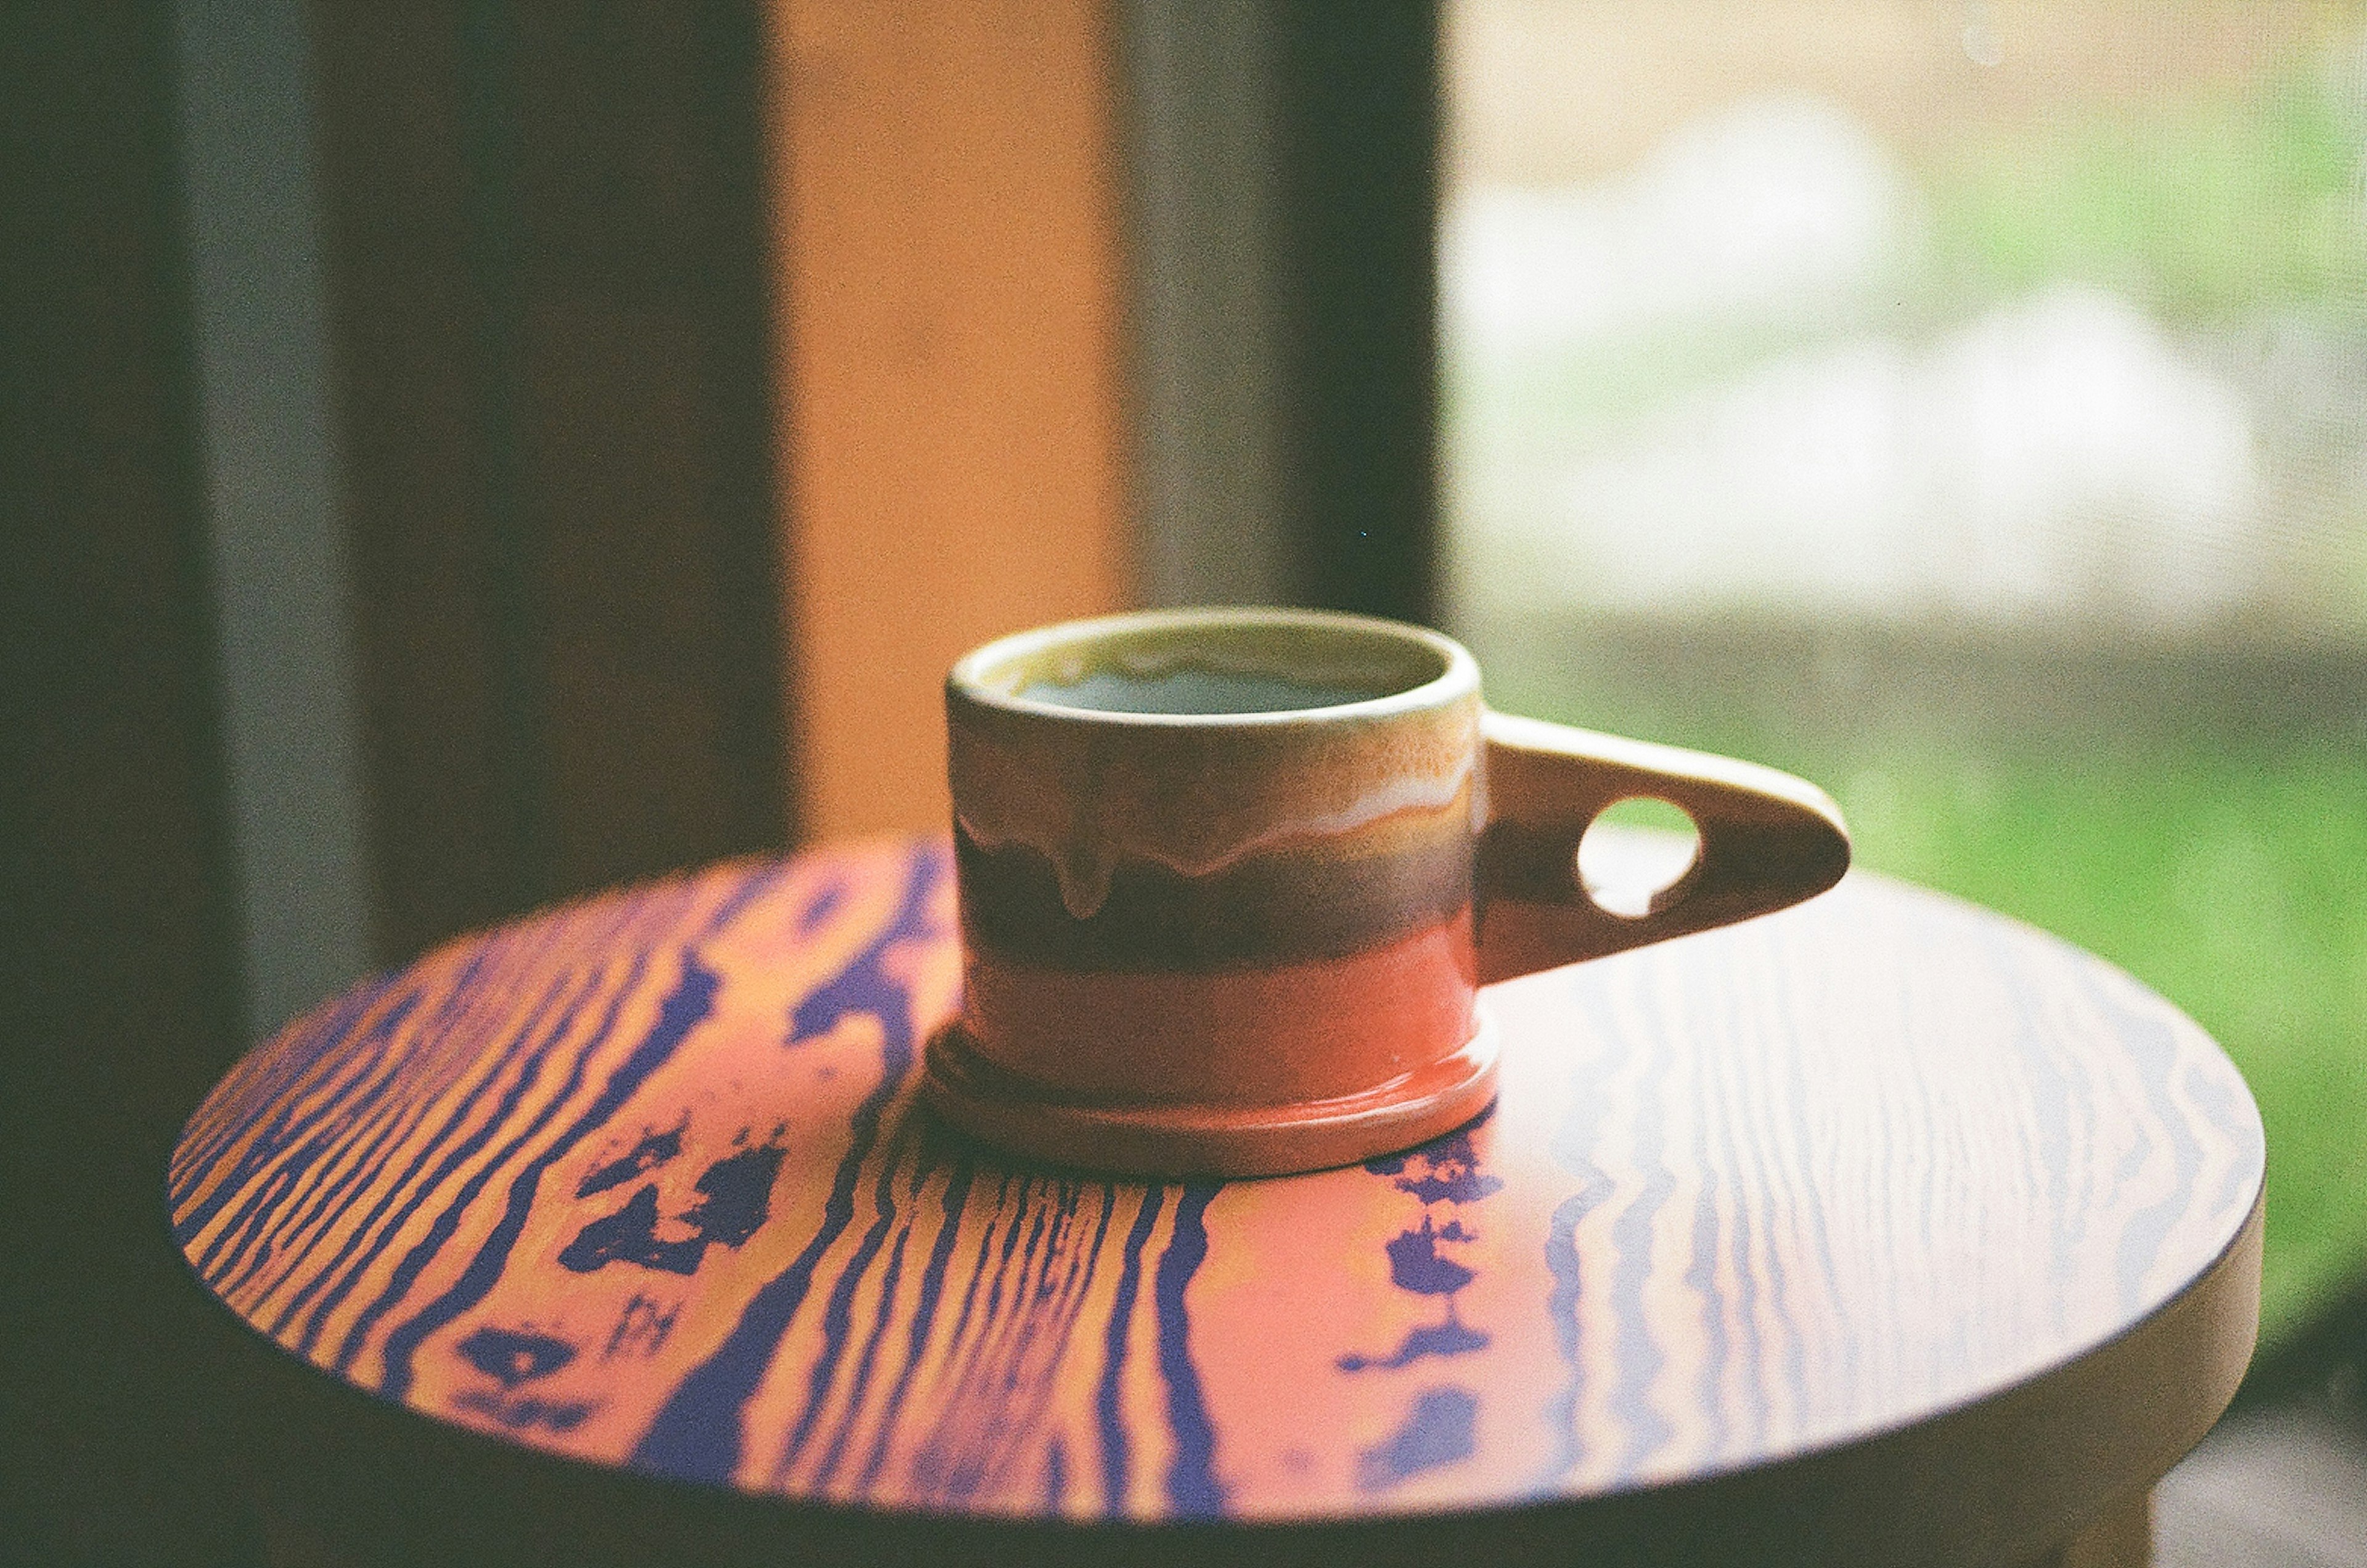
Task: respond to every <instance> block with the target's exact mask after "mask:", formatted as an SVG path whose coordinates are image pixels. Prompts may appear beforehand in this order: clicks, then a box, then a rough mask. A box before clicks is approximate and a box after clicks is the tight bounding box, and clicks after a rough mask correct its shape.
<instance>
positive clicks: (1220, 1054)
mask: <svg viewBox="0 0 2367 1568" xmlns="http://www.w3.org/2000/svg"><path fill="white" fill-rule="evenodd" d="M965 975H966V980H967V995H966V997H965V998H964V1002H963V1009H962V1013H963V1020H964V1022H965V1023H966V1025H967V1026H968V1034H969V1037H970V1039H971V1041H972V1043H973V1044H974V1047H975V1049H976V1050H977V1051H978V1053H979V1054H980V1055H982V1056H984V1057H985V1058H986V1059H987V1060H988V1061H990V1062H991V1063H992V1064H993V1065H994V1066H998V1067H1001V1068H1002V1069H1004V1070H1005V1071H1008V1072H1011V1073H1014V1074H1015V1075H1017V1076H1019V1077H1023V1078H1026V1079H1030V1080H1033V1081H1035V1082H1036V1083H1038V1084H1042V1085H1044V1086H1045V1087H1046V1088H1047V1089H1049V1090H1050V1091H1051V1092H1052V1093H1054V1094H1055V1095H1057V1096H1059V1097H1060V1098H1063V1099H1070V1100H1100V1101H1104V1102H1108V1103H1116V1104H1167V1105H1202V1106H1217V1105H1230V1106H1259V1105H1264V1106H1271V1105H1283V1104H1289V1103H1293V1102H1297V1101H1305V1100H1326V1099H1330V1098H1333V1097H1336V1096H1341V1095H1346V1094H1351V1093H1354V1092H1357V1091H1359V1090H1364V1089H1371V1088H1373V1087H1374V1086H1376V1085H1377V1084H1381V1083H1386V1082H1387V1081H1389V1080H1391V1079H1393V1078H1395V1077H1399V1076H1401V1075H1403V1074H1406V1073H1410V1072H1413V1071H1416V1070H1418V1069H1420V1068H1421V1067H1424V1066H1430V1065H1431V1064H1433V1063H1434V1062H1437V1061H1439V1060H1441V1059H1442V1058H1444V1057H1446V1056H1448V1055H1453V1054H1454V1053H1455V1051H1456V1050H1457V1049H1459V1048H1460V1047H1461V1046H1462V1045H1463V1044H1464V1043H1466V1042H1467V1041H1468V1040H1469V1039H1470V1038H1471V1036H1472V1033H1473V1032H1474V1029H1475V1027H1476V1025H1475V1022H1474V1019H1473V1013H1472V1004H1473V1000H1474V998H1475V997H1476V995H1477V991H1478V961H1477V957H1476V954H1475V952H1474V948H1473V939H1472V926H1471V911H1470V909H1469V908H1468V907H1466V908H1462V909H1460V910H1457V911H1456V912H1455V915H1454V916H1453V917H1451V918H1450V919H1446V920H1444V921H1441V922H1438V923H1435V924H1433V925H1429V926H1426V927H1423V928H1421V930H1418V931H1414V932H1413V933H1412V934H1411V935H1410V936H1406V937H1403V938H1400V939H1399V940H1398V941H1395V942H1387V943H1386V944H1383V945H1381V946H1376V947H1372V948H1367V949H1365V951H1363V952H1361V953H1347V954H1344V955H1342V956H1340V957H1336V958H1325V959H1318V960H1313V961H1310V962H1304V963H1297V964H1274V965H1269V966H1264V967H1257V968H1237V969H1227V970H1217V971H1204V972H1201V973H1196V974H1195V973H1183V974H1157V973H1152V974H1130V973H1123V972H1103V973H1079V972H1074V971H1068V970H1059V969H1047V968H1040V967H1037V966H1035V965H1032V964H1017V963H1013V962H1011V961H1010V960H1008V959H1005V958H1003V957H1001V956H1000V955H998V954H996V953H993V952H991V951H980V950H978V949H976V948H973V949H972V950H971V951H970V952H969V953H968V959H967V964H966V968H965Z"/></svg>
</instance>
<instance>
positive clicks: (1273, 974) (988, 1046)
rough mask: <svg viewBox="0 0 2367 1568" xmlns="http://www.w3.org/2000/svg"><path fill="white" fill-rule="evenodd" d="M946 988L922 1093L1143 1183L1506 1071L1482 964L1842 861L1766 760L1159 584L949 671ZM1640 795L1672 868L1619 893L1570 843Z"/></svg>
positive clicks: (1799, 890)
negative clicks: (954, 981) (1603, 723)
mask: <svg viewBox="0 0 2367 1568" xmlns="http://www.w3.org/2000/svg"><path fill="white" fill-rule="evenodd" d="M946 719H947V728H948V739H949V764H950V772H951V775H952V784H953V800H954V843H955V855H956V867H957V883H958V893H959V900H960V908H961V937H962V943H963V950H964V992H963V1001H962V1008H961V1011H960V1014H959V1016H958V1017H957V1019H956V1020H955V1021H954V1022H953V1023H951V1024H950V1025H948V1026H947V1027H946V1029H944V1030H942V1031H940V1032H938V1033H937V1034H936V1035H935V1036H934V1038H932V1039H931V1040H930V1042H929V1043H928V1048H927V1071H926V1075H925V1077H924V1080H923V1084H924V1088H923V1092H924V1093H925V1094H926V1095H927V1097H928V1099H929V1100H930V1101H931V1102H932V1103H933V1104H934V1106H935V1107H936V1109H937V1111H939V1113H940V1114H942V1115H943V1116H945V1117H946V1119H947V1120H949V1121H951V1122H954V1123H955V1124H956V1125H957V1126H959V1127H961V1128H963V1129H965V1130H966V1131H968V1132H970V1133H972V1134H976V1135H978V1136H980V1137H982V1138H984V1139H986V1140H987V1141H989V1142H991V1143H994V1144H999V1145H1003V1146H1005V1147H1007V1148H1010V1149H1014V1150H1016V1151H1018V1152H1020V1153H1023V1154H1025V1155H1029V1156H1036V1157H1040V1158H1044V1159H1048V1160H1053V1161H1056V1162H1059V1163H1061V1164H1067V1165H1077V1166H1085V1167H1092V1168H1101V1169H1108V1170H1117V1171H1125V1172H1130V1173H1137V1174H1144V1175H1186V1174H1206V1175H1217V1176H1253V1175H1268V1174H1275V1173H1280V1172H1285V1171H1296V1170H1312V1169H1319V1168H1324V1167H1328V1166H1336V1165H1345V1164H1349V1163H1352V1162H1353V1161H1356V1160H1361V1159H1366V1158H1370V1157H1372V1156H1375V1155H1378V1154H1382V1153H1386V1152H1387V1151H1390V1150H1394V1149H1399V1148H1403V1147H1406V1146H1409V1145H1413V1144H1416V1143H1420V1142H1421V1141H1423V1140H1424V1139H1427V1138H1430V1137H1433V1136H1435V1135H1437V1134H1441V1133H1444V1132H1447V1131H1449V1130H1451V1129H1452V1128H1454V1127H1455V1126H1457V1125H1459V1124H1461V1123H1462V1122H1467V1121H1468V1120H1470V1119H1471V1118H1472V1117H1474V1116H1476V1115H1478V1113H1479V1112H1480V1111H1483V1110H1485V1109H1486V1108H1487V1106H1488V1104H1489V1101H1490V1100H1491V1099H1492V1098H1493V1096H1494V1093H1495V1081H1496V1034H1495V1031H1494V1029H1493V1027H1492V1026H1491V1024H1490V1023H1489V1019H1488V1012H1487V1009H1486V1007H1485V1005H1484V1004H1483V1003H1482V1002H1481V1000H1480V998H1479V997H1478V987H1480V986H1482V985H1484V984H1487V983H1488V982H1489V981H1494V980H1501V979H1508V978H1510V977H1512V976H1516V975H1524V974H1527V973H1530V972H1531V971H1533V970H1538V969H1545V968H1549V967H1552V966H1553V965H1556V964H1569V963H1574V962H1576V961H1578V960H1580V959H1587V958H1594V957H1598V956H1601V955H1602V954H1604V953H1614V952H1617V951H1619V950H1621V949H1623V948H1631V947H1637V946H1640V945H1642V944H1644V943H1646V942H1659V941H1661V940H1663V939H1665V938H1668V937H1673V936H1680V935H1682V934H1684V933H1685V932H1688V931H1702V930H1704V929H1706V928H1708V927H1712V926H1720V925H1725V924H1727V923H1728V922H1730V921H1734V920H1739V919H1747V918H1748V917H1750V916H1752V915H1757V914H1763V913H1766V912H1768V911H1770V910H1773V909H1780V908H1784V907H1785V906H1787V905H1790V904H1795V903H1797V902H1798V901H1800V900H1801V899H1803V898H1806V897H1810V896H1812V895H1814V894H1816V893H1819V892H1821V891H1823V890H1824V889H1826V888H1828V887H1830V886H1832V885H1833V884H1834V883H1835V882H1837V881H1839V880H1840V876H1841V873H1842V872H1843V871H1844V870H1846V869H1847V868H1848V865H1849V855H1850V850H1849V838H1848V834H1847V831H1846V829H1844V828H1843V827H1842V825H1841V819H1840V813H1839V811H1838V810H1836V809H1835V807H1834V806H1833V804H1832V802H1831V801H1830V800H1829V799H1828V798H1827V797H1826V796H1825V795H1824V794H1823V793H1822V792H1821V791H1819V790H1818V789H1817V788H1816V787H1815V786H1814V785H1812V784H1806V783H1804V782H1802V781H1801V780H1799V779H1795V778H1793V777H1791V776H1790V775H1788V774H1785V773H1777V772H1775V771H1774V770H1772V769H1770V768H1761V767H1757V766H1754V765H1753V764H1750V763H1748V762H1738V761H1732V760H1730V759H1727V758H1724V757H1712V756H1705V755H1703V754H1700V753H1697V752H1692V751H1681V750H1675V749H1673V748H1670V747H1665V746H1655V745H1648V744H1646V743H1644V742H1641V741H1636V740H1624V739H1616V738H1614V737H1611V736H1604V735H1595V734H1591V733H1588V732H1586V731H1583V730H1578V729H1571V728H1565V727H1563V726H1560V725H1554V724H1546V723H1541V722H1539V721H1537V720H1535V719H1525V718H1513V717H1510V716H1505V715H1502V714H1496V713H1490V712H1489V711H1488V710H1487V708H1486V707H1485V706H1484V705H1482V703H1481V701H1480V695H1479V670H1478V665H1477V664H1476V663H1475V662H1473V660H1472V658H1471V655H1470V654H1469V653H1468V652H1467V651H1465V649H1463V648H1462V647H1461V646H1460V645H1459V644H1457V643H1455V642H1454V641H1452V640H1450V639H1449V638H1447V637H1442V636H1440V635H1439V634H1438V633H1436V632H1433V631H1427V630H1424V629H1422V628H1421V627H1419V626H1403V625H1399V624H1398V623H1396V622H1391V621H1381V620H1372V619H1367V618H1364V617H1359V616H1353V615H1331V614H1326V613H1323V612H1318V611H1307V610H1242V609H1200V610H1162V611H1152V612H1148V613H1145V614H1140V615H1116V616H1110V617H1106V618H1104V619H1099V620H1090V621H1077V622H1072V623H1070V624H1068V625H1064V626H1048V627H1043V628H1040V629H1037V630H1035V631H1028V632H1022V633H1019V634H1017V635H1016V636H1014V637H1004V638H1002V639H1001V640H999V641H996V642H991V643H989V644H987V645H986V646H985V647H983V648H980V649H977V650H976V651H974V652H972V653H970V654H968V656H967V657H965V658H964V659H962V660H960V662H958V663H957V664H956V665H955V666H954V668H953V672H952V674H951V675H950V676H949V677H948V679H947V681H946ZM1635 796H1644V797H1649V798H1657V799H1659V800H1664V801H1668V802H1670V803H1672V804H1674V805H1676V806H1678V807H1682V809H1683V810H1684V811H1685V812H1686V813H1687V814H1688V815H1689V816H1691V817H1692V818H1693V821H1694V823H1695V825H1696V827H1697V829H1698V830H1699V847H1698V849H1697V851H1696V852H1695V854H1694V857H1693V863H1692V865H1691V866H1690V868H1689V869H1688V870H1687V871H1686V872H1685V873H1684V874H1683V875H1682V876H1681V877H1680V878H1679V879H1678V880H1676V881H1675V882H1674V883H1672V884H1671V885H1670V886H1668V887H1667V888H1666V889H1664V890H1663V891H1662V892H1661V893H1660V894H1659V895H1658V896H1657V897H1654V898H1653V899H1652V900H1651V902H1650V906H1649V908H1648V909H1647V910H1646V911H1644V912H1643V913H1642V914H1640V915H1639V916H1637V917H1636V918H1632V919H1631V918H1626V917H1624V916H1620V915H1616V914H1613V913H1611V912H1610V911H1608V910H1606V909H1604V908H1601V907H1600V906H1598V905H1597V904H1596V903H1595V902H1594V900H1593V899H1592V898H1591V897H1590V896H1589V895H1588V894H1587V892H1586V891H1585V889H1584V888H1583V887H1582V886H1580V879H1579V876H1578V873H1577V868H1576V856H1577V849H1578V843H1579V840H1580V837H1581V836H1582V835H1583V834H1584V833H1585V831H1586V829H1587V827H1588V825H1589V824H1590V823H1591V821H1592V820H1593V819H1594V818H1595V817H1596V816H1597V815H1598V814H1599V813H1601V812H1602V811H1603V809H1604V808H1605V807H1608V806H1611V805H1612V804H1614V803H1615V802H1617V801H1620V800H1624V799H1627V798H1630V797H1635Z"/></svg>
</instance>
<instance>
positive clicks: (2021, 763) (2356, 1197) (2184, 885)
mask: <svg viewBox="0 0 2367 1568" xmlns="http://www.w3.org/2000/svg"><path fill="white" fill-rule="evenodd" d="M1799 761H1800V762H1801V765H1804V766H1808V767H1809V768H1810V771H1811V772H1815V771H1816V770H1815V768H1814V765H1813V761H1812V760H1809V759H1800V760H1799ZM1829 761H1832V762H1835V763H1842V762H1844V761H1845V760H1843V759H1840V758H1833V759H1829ZM1824 776H1825V777H1828V778H1834V779H1836V782H1837V784H1838V788H1837V790H1836V792H1835V793H1836V795H1838V797H1839V798H1840V801H1841V803H1842V807H1843V809H1844V810H1845V811H1846V812H1847V813H1848V815H1849V817H1850V820H1851V824H1852V828H1853V829H1854V830H1855V832H1856V834H1857V839H1858V844H1859V850H1860V853H1861V856H1862V858H1863V863H1865V864H1866V865H1868V866H1870V867H1873V868H1874V869H1877V870H1880V871H1884V872H1887V873H1890V874H1894V875H1897V876H1901V877H1905V878H1906V879H1908V880H1909V881H1913V882H1920V883H1922V884H1925V885H1927V886H1933V887H1939V888H1942V889H1945V890H1946V891H1948V892H1952V893H1956V894H1959V895H1962V896H1963V897H1967V898H1970V899H1973V900H1975V901H1976V902H1978V903H1982V904H1986V905H1988V906H1989V907H1991V908H1997V909H2000V910H2003V911H2005V912H2006V913H2008V914H2010V915H2015V916H2018V917H2020V918H2021V919H2025V920H2028V921H2029V922H2031V923H2032V924H2033V925H2036V926H2040V927H2043V928H2044V929H2045V930H2047V931H2054V932H2056V934H2058V935H2060V936H2063V937H2066V938H2067V939H2069V940H2070V941H2072V942H2077V943H2078V944H2079V945H2081V946H2082V947H2086V948H2088V949H2090V951H2092V952H2094V953H2100V954H2101V955H2102V956H2104V957H2106V958H2109V959H2112V961H2113V962H2115V963H2117V964H2120V965H2121V966H2122V967H2124V968H2125V969H2127V970H2128V971H2129V972H2130V973H2131V974H2133V975H2135V976H2137V977H2138V978H2139V979H2141V980H2143V981H2145V982H2146V984H2147V985H2150V986H2152V987H2154V988H2155V989H2156V990H2158V991H2160V992H2161V993H2162V994H2163V995H2164V996H2166V997H2168V998H2170V999H2171V1000H2172V1001H2174V1002H2176V1003H2177V1004H2178V1005H2179V1006H2180V1007H2181V1008H2183V1009H2184V1010H2186V1011H2187V1012H2188V1013H2189V1014H2190V1015H2191V1016H2192V1017H2193V1018H2194V1020H2195V1021H2197V1022H2199V1023H2201V1024H2202V1025H2203V1028H2205V1029H2206V1030H2208V1031H2210V1032H2211V1033H2212V1035H2213V1036H2214V1038H2216V1039H2217V1040H2218V1041H2219V1042H2220V1043H2222V1044H2223V1045H2225V1047H2226V1049H2227V1053H2228V1055H2231V1056H2232V1057H2234V1058H2235V1060H2236V1063H2237V1066H2239V1067H2241V1068H2242V1069H2243V1072H2244V1077H2245V1078H2246V1080H2247V1081H2248V1083H2249V1084H2250V1085H2251V1087H2252V1092H2253V1095H2254V1097H2255V1098H2256V1099H2257V1100H2259V1107H2260V1115H2261V1119H2262V1121H2263V1122H2265V1124H2266V1126H2267V1129H2268V1138H2269V1214H2268V1246H2267V1260H2266V1265H2265V1280H2264V1283H2263V1295H2262V1305H2261V1325H2262V1328H2261V1335H2262V1342H2263V1343H2264V1344H2273V1343H2274V1342H2275V1341H2276V1340H2277V1339H2278V1338H2279V1337H2282V1336H2283V1335H2285V1334H2287V1333H2289V1332H2291V1331H2292V1330H2293V1329H2294V1328H2296V1327H2298V1326H2300V1325H2302V1324H2303V1323H2304V1322H2305V1321H2306V1320H2307V1318H2308V1316H2309V1314H2310V1313H2311V1311H2312V1309H2314V1308H2316V1307H2317V1306H2319V1305H2321V1304H2323V1303H2325V1302H2326V1300H2327V1298H2328V1297H2329V1296H2330V1295H2332V1294H2334V1293H2336V1292H2339V1291H2340V1290H2342V1289H2343V1288H2344V1287H2345V1286H2346V1285H2348V1284H2350V1283H2352V1282H2353V1281H2355V1280H2356V1278H2357V1276H2358V1273H2359V1270H2360V1269H2361V1263H2362V1261H2367V1201H2362V1198H2367V766H2362V764H2361V761H2360V759H2359V757H2358V755H2357V754H2356V752H2355V750H2351V749H2349V748H2344V747H2340V746H2338V745H2335V744H2330V743H2329V744H2326V745H2320V746H2303V745H2296V746H2293V747H2292V748H2289V749H2281V750H2267V749H2261V750H2249V751H2241V752H2236V753H2226V754H2218V755H2211V754H2204V753H2201V752H2198V753H2195V754H2191V755H2187V756H2183V757H2142V756H2105V757H2096V758H2078V757H2066V756H2038V755H1996V754H1992V755H1985V756H1984V755H1961V754H1960V755H1949V754H1946V753H1944V752H1941V751H1937V750H1920V751H1914V752H1908V753H1904V754H1893V755H1887V756H1885V757H1884V758H1882V759H1881V760H1880V761H1878V762H1874V763H1872V764H1870V765H1868V764H1863V763H1862V762H1861V763H1860V764H1859V765H1857V766H1855V767H1854V768H1853V769H1852V771H1850V772H1848V773H1840V774H1838V775H1836V774H1835V773H1830V772H1828V773H1825V774H1824Z"/></svg>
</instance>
